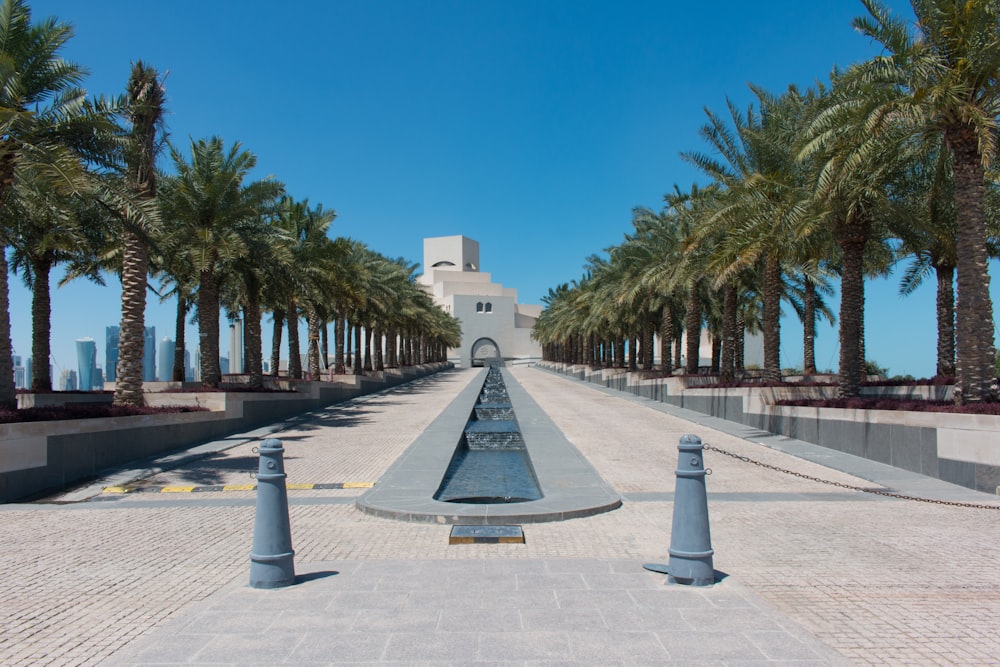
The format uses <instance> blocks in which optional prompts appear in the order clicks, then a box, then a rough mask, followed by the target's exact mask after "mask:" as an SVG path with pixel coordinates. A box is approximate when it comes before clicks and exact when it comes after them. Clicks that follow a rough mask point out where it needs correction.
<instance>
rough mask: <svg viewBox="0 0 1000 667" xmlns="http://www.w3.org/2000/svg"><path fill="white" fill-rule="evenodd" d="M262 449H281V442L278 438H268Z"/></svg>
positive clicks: (261, 444)
mask: <svg viewBox="0 0 1000 667" xmlns="http://www.w3.org/2000/svg"><path fill="white" fill-rule="evenodd" d="M260 448H261V449H281V440H278V439H277V438H268V439H267V440H265V441H264V442H262V443H260Z"/></svg>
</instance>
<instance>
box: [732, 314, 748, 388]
mask: <svg viewBox="0 0 1000 667" xmlns="http://www.w3.org/2000/svg"><path fill="white" fill-rule="evenodd" d="M746 330H747V323H746V318H745V317H744V315H743V313H741V312H739V309H737V315H736V340H735V341H733V342H734V343H735V344H734V345H733V351H734V355H733V356H734V357H735V359H734V360H733V365H734V366H735V367H736V372H737V373H742V372H743V371H745V370H746V367H745V366H744V363H743V349H744V346H743V343H744V338H745V336H746Z"/></svg>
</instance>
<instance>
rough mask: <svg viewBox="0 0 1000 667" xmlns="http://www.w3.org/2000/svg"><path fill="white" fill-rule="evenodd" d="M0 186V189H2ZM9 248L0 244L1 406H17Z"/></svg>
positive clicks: (11, 407) (10, 407) (9, 407)
mask: <svg viewBox="0 0 1000 667" xmlns="http://www.w3.org/2000/svg"><path fill="white" fill-rule="evenodd" d="M2 189H3V188H2V186H0V191H2ZM9 271H10V267H9V266H8V264H7V248H6V247H4V246H2V245H0V408H8V409H11V410H13V409H14V408H16V407H17V389H16V387H15V386H14V358H13V355H14V344H13V343H12V342H11V340H10V285H9V284H8V282H7V277H8V276H9V275H10V273H9Z"/></svg>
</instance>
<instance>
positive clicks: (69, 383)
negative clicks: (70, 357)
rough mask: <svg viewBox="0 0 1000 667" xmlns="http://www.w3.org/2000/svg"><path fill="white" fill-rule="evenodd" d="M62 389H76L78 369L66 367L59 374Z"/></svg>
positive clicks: (60, 388)
mask: <svg viewBox="0 0 1000 667" xmlns="http://www.w3.org/2000/svg"><path fill="white" fill-rule="evenodd" d="M59 390H60V391H76V371H74V370H73V369H72V368H64V369H63V371H62V373H60V374H59Z"/></svg>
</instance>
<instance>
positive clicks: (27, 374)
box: [24, 357, 31, 389]
mask: <svg viewBox="0 0 1000 667" xmlns="http://www.w3.org/2000/svg"><path fill="white" fill-rule="evenodd" d="M24 387H25V388H26V389H31V357H28V360H27V361H25V362H24Z"/></svg>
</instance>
